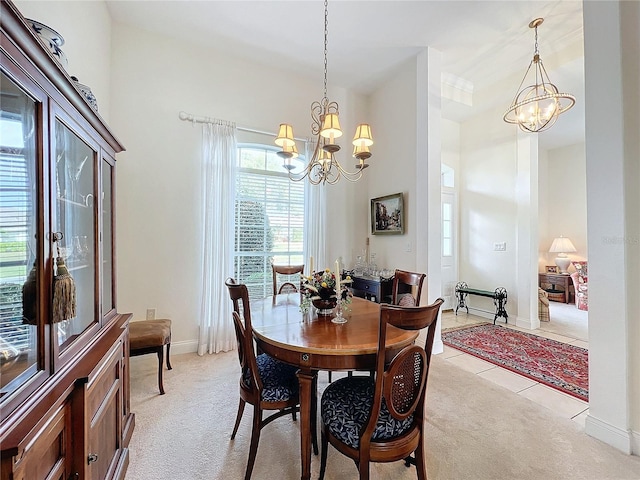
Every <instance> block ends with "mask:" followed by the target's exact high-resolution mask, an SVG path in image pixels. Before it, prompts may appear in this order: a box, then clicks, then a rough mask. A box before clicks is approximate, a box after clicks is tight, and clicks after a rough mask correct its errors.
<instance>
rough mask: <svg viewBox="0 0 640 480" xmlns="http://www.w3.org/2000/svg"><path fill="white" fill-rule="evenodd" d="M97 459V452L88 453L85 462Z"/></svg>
mask: <svg viewBox="0 0 640 480" xmlns="http://www.w3.org/2000/svg"><path fill="white" fill-rule="evenodd" d="M97 461H98V454H97V453H90V454H89V456H88V457H87V463H93V462H97Z"/></svg>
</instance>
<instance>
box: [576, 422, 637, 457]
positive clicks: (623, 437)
mask: <svg viewBox="0 0 640 480" xmlns="http://www.w3.org/2000/svg"><path fill="white" fill-rule="evenodd" d="M584 431H585V432H586V434H587V435H590V436H591V437H593V438H597V439H598V440H600V441H602V442H604V443H606V444H608V445H611V446H612V447H614V448H617V449H618V450H620V451H621V452H623V453H626V454H627V455H631V454H632V453H634V451H635V453H636V454H637V453H638V450H637V442H638V441H639V440H640V438H639V436H638V434H637V433H633V432H631V431H630V430H622V429H621V428H618V427H616V426H614V425H611V424H609V423H606V422H603V421H602V420H600V419H598V418H595V417H593V416H591V415H587V418H586V419H585V422H584ZM633 443H636V447H635V448H634V446H633V445H632V444H633Z"/></svg>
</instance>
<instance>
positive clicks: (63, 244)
mask: <svg viewBox="0 0 640 480" xmlns="http://www.w3.org/2000/svg"><path fill="white" fill-rule="evenodd" d="M0 7H1V11H0V25H1V38H0V40H1V41H0V76H1V78H0V90H1V91H0V451H1V464H0V467H1V469H0V471H1V474H2V475H1V477H2V480H44V479H47V480H54V479H55V480H69V479H80V480H81V479H87V480H88V479H90V480H102V479H123V478H124V476H125V473H126V469H127V466H128V462H129V450H128V445H129V440H130V438H131V435H132V433H133V428H134V415H133V414H132V413H131V411H130V405H129V339H128V331H129V319H130V317H131V315H130V314H119V313H118V312H117V310H116V295H115V292H116V287H115V278H116V276H115V246H114V225H115V212H114V206H115V168H116V162H115V155H116V153H118V152H121V151H122V150H124V148H123V146H122V145H121V144H120V143H119V141H118V140H117V139H116V138H115V137H114V135H113V133H112V132H111V131H110V130H109V128H108V127H107V125H106V124H105V122H104V120H103V119H102V118H101V117H100V116H99V115H98V114H97V113H96V112H95V111H94V110H93V109H92V108H91V106H90V105H89V103H88V102H87V101H86V100H85V97H84V96H83V95H82V94H81V92H80V91H79V90H77V89H76V87H75V85H74V83H73V82H72V80H71V78H70V77H69V75H68V74H67V73H66V72H65V71H64V70H63V68H62V67H61V66H60V64H58V62H57V60H55V59H54V57H53V56H52V55H51V54H50V53H49V50H48V48H47V46H46V45H45V44H44V43H43V42H42V41H41V40H40V38H39V37H38V36H36V35H35V34H34V32H33V30H32V29H31V27H30V26H29V25H28V24H27V23H26V22H25V20H24V18H23V17H22V15H21V14H20V12H19V11H18V10H17V8H16V7H15V5H13V4H12V3H11V2H8V1H5V0H2V2H1V4H0ZM58 256H60V257H61V258H62V259H63V260H64V261H65V263H66V266H67V268H68V271H69V274H70V276H71V279H66V280H61V279H60V274H61V273H62V271H61V270H60V271H59V269H58V268H57V266H56V257H58ZM56 282H58V283H57V284H58V285H63V284H65V283H66V285H67V286H71V285H73V286H75V301H73V299H72V298H70V297H64V298H63V297H61V296H59V295H54V292H55V285H56ZM70 290H71V291H73V288H71V289H70ZM54 297H55V298H56V299H59V298H63V301H62V303H63V304H65V305H67V306H70V305H72V304H73V305H75V312H73V315H71V314H68V315H65V316H64V318H61V317H60V316H57V315H54V309H53V306H54V303H55V302H54ZM65 302H66V303H65Z"/></svg>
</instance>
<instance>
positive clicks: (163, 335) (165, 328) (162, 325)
mask: <svg viewBox="0 0 640 480" xmlns="http://www.w3.org/2000/svg"><path fill="white" fill-rule="evenodd" d="M165 345H166V346H167V369H169V370H171V362H170V360H169V349H170V348H171V320H169V319H158V320H141V321H137V322H136V321H134V322H131V323H130V324H129V355H130V356H131V357H135V356H137V355H146V354H147V353H155V354H156V355H158V387H159V389H160V395H164V386H163V384H162V368H163V365H162V361H163V349H164V346H165Z"/></svg>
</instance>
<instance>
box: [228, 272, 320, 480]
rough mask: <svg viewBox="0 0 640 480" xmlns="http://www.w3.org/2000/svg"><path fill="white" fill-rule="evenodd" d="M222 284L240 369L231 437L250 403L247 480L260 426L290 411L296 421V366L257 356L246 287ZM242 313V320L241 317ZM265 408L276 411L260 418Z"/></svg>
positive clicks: (256, 447) (233, 281)
mask: <svg viewBox="0 0 640 480" xmlns="http://www.w3.org/2000/svg"><path fill="white" fill-rule="evenodd" d="M225 285H226V286H227V288H228V289H229V295H230V297H231V301H232V302H233V324H234V327H235V331H236V339H237V341H238V357H239V359H240V368H241V374H240V404H239V406H238V414H237V416H236V423H235V426H234V427H233V433H232V434H231V439H232V440H233V439H234V438H235V436H236V433H237V431H238V427H239V426H240V420H241V419H242V414H243V412H244V407H245V404H247V403H249V404H250V405H253V424H252V427H251V443H250V446H249V459H248V460H247V470H246V473H245V480H249V479H250V478H251V472H252V471H253V466H254V464H255V460H256V453H257V452H258V441H259V440H260V431H261V430H262V428H263V427H264V426H266V425H267V424H269V423H271V422H272V421H273V420H275V419H276V418H279V417H282V416H283V415H288V414H292V416H293V419H294V420H295V419H296V412H298V411H299V410H300V407H299V404H300V399H299V396H298V377H297V375H296V372H297V367H294V366H291V365H287V364H285V363H282V362H280V361H278V360H276V359H274V358H272V357H270V356H269V355H267V354H265V353H262V354H260V355H257V356H256V352H255V347H254V341H253V329H252V327H251V309H250V306H249V292H248V290H247V286H246V285H244V284H238V283H236V281H235V280H234V279H232V278H228V279H227V280H226V282H225ZM241 313H242V317H243V318H244V322H243V319H242V318H241V316H240V314H241ZM265 410H271V411H275V412H274V413H272V414H271V415H269V416H268V417H267V418H265V419H264V420H263V419H262V414H263V411H265ZM314 442H315V435H314Z"/></svg>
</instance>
